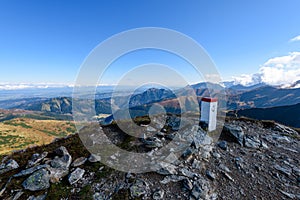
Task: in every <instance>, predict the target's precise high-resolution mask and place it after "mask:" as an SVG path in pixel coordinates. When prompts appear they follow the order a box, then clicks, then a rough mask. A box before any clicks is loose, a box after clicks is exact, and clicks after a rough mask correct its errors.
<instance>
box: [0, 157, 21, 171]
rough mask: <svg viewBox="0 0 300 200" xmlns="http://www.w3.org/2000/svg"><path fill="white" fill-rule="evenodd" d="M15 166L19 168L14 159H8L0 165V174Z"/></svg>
mask: <svg viewBox="0 0 300 200" xmlns="http://www.w3.org/2000/svg"><path fill="white" fill-rule="evenodd" d="M17 168H19V164H18V163H17V162H16V161H15V160H13V159H10V160H8V161H7V162H5V163H2V164H1V165H0V175H1V174H4V173H6V172H8V171H11V170H13V169H17Z"/></svg>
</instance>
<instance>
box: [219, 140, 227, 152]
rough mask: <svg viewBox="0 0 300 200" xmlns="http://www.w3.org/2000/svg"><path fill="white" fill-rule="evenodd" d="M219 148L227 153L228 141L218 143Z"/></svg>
mask: <svg viewBox="0 0 300 200" xmlns="http://www.w3.org/2000/svg"><path fill="white" fill-rule="evenodd" d="M218 146H219V147H220V148H221V149H223V150H225V151H226V150H227V142H226V141H220V142H218Z"/></svg>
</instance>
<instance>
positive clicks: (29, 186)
mask: <svg viewBox="0 0 300 200" xmlns="http://www.w3.org/2000/svg"><path fill="white" fill-rule="evenodd" d="M49 181H50V174H49V172H48V170H46V169H40V170H38V171H36V172H34V173H33V174H32V175H31V176H29V177H28V178H27V179H26V180H25V181H24V182H23V183H22V186H23V187H24V189H26V190H30V191H39V190H45V189H48V188H49V187H50V182H49Z"/></svg>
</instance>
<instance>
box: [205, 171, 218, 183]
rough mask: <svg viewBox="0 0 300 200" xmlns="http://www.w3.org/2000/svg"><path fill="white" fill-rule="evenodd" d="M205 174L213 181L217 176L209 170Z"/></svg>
mask: <svg viewBox="0 0 300 200" xmlns="http://www.w3.org/2000/svg"><path fill="white" fill-rule="evenodd" d="M205 174H206V176H207V178H209V179H210V180H212V181H213V180H215V179H216V175H215V174H214V173H212V172H211V171H209V170H206V172H205Z"/></svg>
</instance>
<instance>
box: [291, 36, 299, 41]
mask: <svg viewBox="0 0 300 200" xmlns="http://www.w3.org/2000/svg"><path fill="white" fill-rule="evenodd" d="M296 41H300V35H298V36H296V37H294V38H292V39H290V42H296Z"/></svg>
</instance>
